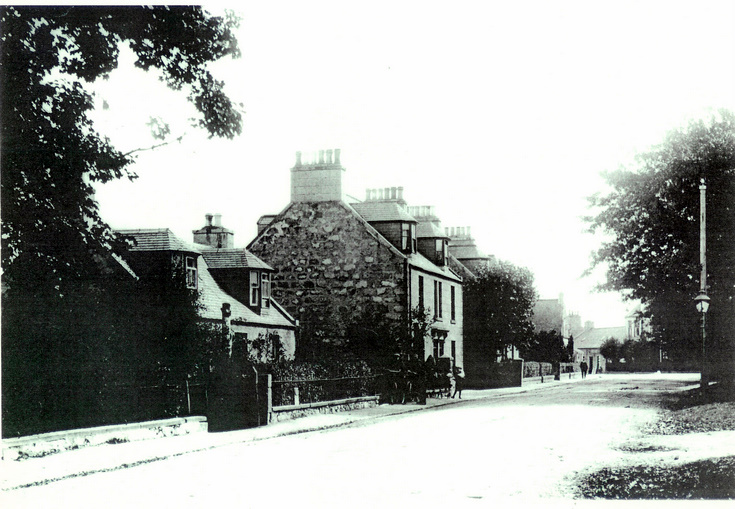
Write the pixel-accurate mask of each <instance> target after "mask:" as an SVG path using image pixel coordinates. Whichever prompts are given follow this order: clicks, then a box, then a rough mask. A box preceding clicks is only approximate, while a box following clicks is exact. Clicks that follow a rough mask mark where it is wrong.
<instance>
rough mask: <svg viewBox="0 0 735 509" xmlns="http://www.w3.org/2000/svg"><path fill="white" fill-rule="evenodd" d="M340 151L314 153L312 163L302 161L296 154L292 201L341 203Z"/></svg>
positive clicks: (341, 171)
mask: <svg viewBox="0 0 735 509" xmlns="http://www.w3.org/2000/svg"><path fill="white" fill-rule="evenodd" d="M344 171H345V170H344V168H342V166H341V165H340V150H339V149H328V150H319V151H318V152H317V153H315V154H314V153H312V160H311V161H302V159H301V152H296V164H295V165H294V167H293V168H291V201H292V202H294V203H299V202H323V201H341V200H342V199H343V193H342V173H343V172H344Z"/></svg>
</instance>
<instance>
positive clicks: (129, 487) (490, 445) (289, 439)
mask: <svg viewBox="0 0 735 509" xmlns="http://www.w3.org/2000/svg"><path fill="white" fill-rule="evenodd" d="M692 383H695V382H694V379H693V378H692V375H658V376H656V375H637V376H633V375H607V376H602V377H592V378H589V379H587V380H585V381H580V382H577V383H567V384H558V383H557V384H549V387H544V388H542V389H538V390H529V391H525V392H520V393H516V394H507V395H502V396H498V395H496V396H490V397H482V398H477V399H467V400H466V401H463V402H461V403H457V404H454V405H448V406H444V407H438V408H436V409H432V410H427V411H419V412H412V413H408V414H403V415H400V416H393V417H389V418H381V419H377V420H374V421H368V422H363V423H360V424H354V425H351V426H349V427H343V428H338V429H333V430H326V431H321V432H310V433H303V434H296V435H290V436H285V437H281V438H274V439H269V440H262V441H258V442H251V443H247V444H235V445H229V446H225V447H221V448H218V449H214V450H210V451H204V452H198V453H191V454H185V455H183V456H180V457H177V458H172V459H168V460H165V461H158V462H153V463H149V464H145V465H141V466H136V467H133V468H127V469H122V470H117V471H114V472H106V473H98V474H93V475H89V476H86V477H78V478H73V479H67V480H63V481H58V482H53V483H50V484H48V485H45V486H37V487H30V488H24V489H16V490H11V491H7V492H4V493H2V498H3V501H2V505H3V507H203V506H215V507H216V506H220V505H221V506H225V504H227V505H230V506H232V507H287V506H291V505H293V506H294V507H380V506H382V507H439V506H443V507H448V506H449V505H451V506H455V507H456V506H458V505H459V506H472V507H483V506H486V505H487V504H488V502H489V501H495V500H506V501H507V500H509V499H512V500H513V501H514V502H516V501H521V502H522V501H525V502H527V503H536V504H538V503H540V502H542V501H546V500H548V501H552V500H556V501H560V500H563V499H565V498H568V497H571V496H573V491H572V486H571V483H570V481H569V476H571V475H572V474H574V473H577V472H580V471H584V470H587V469H590V468H592V467H595V466H602V465H607V464H613V463H616V462H617V463H619V462H620V461H622V460H621V458H623V456H624V455H625V454H626V453H625V452H621V450H620V449H619V448H618V446H619V445H620V444H623V443H625V442H627V441H630V440H632V439H635V438H636V437H637V436H638V435H639V433H640V432H639V431H638V427H639V426H640V425H642V424H644V423H646V422H650V421H652V420H653V419H654V418H655V416H656V412H657V405H658V403H659V402H660V400H661V398H662V397H663V396H664V395H665V394H666V393H667V391H672V390H677V389H680V388H683V387H686V386H688V385H691V384H692ZM476 392H480V391H476ZM491 393H492V391H482V394H491ZM467 396H468V398H471V397H472V392H471V391H468V394H467ZM141 444H143V445H141V447H145V445H144V443H141ZM628 454H629V453H628Z"/></svg>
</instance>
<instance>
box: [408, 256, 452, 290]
mask: <svg viewBox="0 0 735 509" xmlns="http://www.w3.org/2000/svg"><path fill="white" fill-rule="evenodd" d="M407 258H408V263H409V264H411V266H413V267H416V268H418V269H421V270H423V271H424V272H428V273H430V274H437V275H441V276H444V277H445V278H448V279H452V280H454V281H456V282H458V283H461V282H462V279H460V278H459V276H457V274H456V273H455V272H454V271H453V270H451V269H450V268H449V267H439V266H437V265H434V264H433V263H432V262H430V261H429V260H428V259H427V258H425V257H424V255H422V254H421V253H413V254H410V255H408V256H407Z"/></svg>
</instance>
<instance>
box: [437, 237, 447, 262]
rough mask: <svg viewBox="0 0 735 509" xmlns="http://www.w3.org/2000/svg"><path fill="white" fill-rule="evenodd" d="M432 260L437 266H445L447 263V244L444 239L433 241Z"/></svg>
mask: <svg viewBox="0 0 735 509" xmlns="http://www.w3.org/2000/svg"><path fill="white" fill-rule="evenodd" d="M434 251H435V253H434V259H435V260H436V264H437V265H445V264H446V263H447V243H446V242H445V241H444V239H436V240H435V241H434Z"/></svg>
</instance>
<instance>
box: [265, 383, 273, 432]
mask: <svg viewBox="0 0 735 509" xmlns="http://www.w3.org/2000/svg"><path fill="white" fill-rule="evenodd" d="M266 377H267V384H268V391H267V396H266V413H267V416H268V417H267V419H266V424H270V423H271V421H272V420H273V375H271V374H268V375H266Z"/></svg>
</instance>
